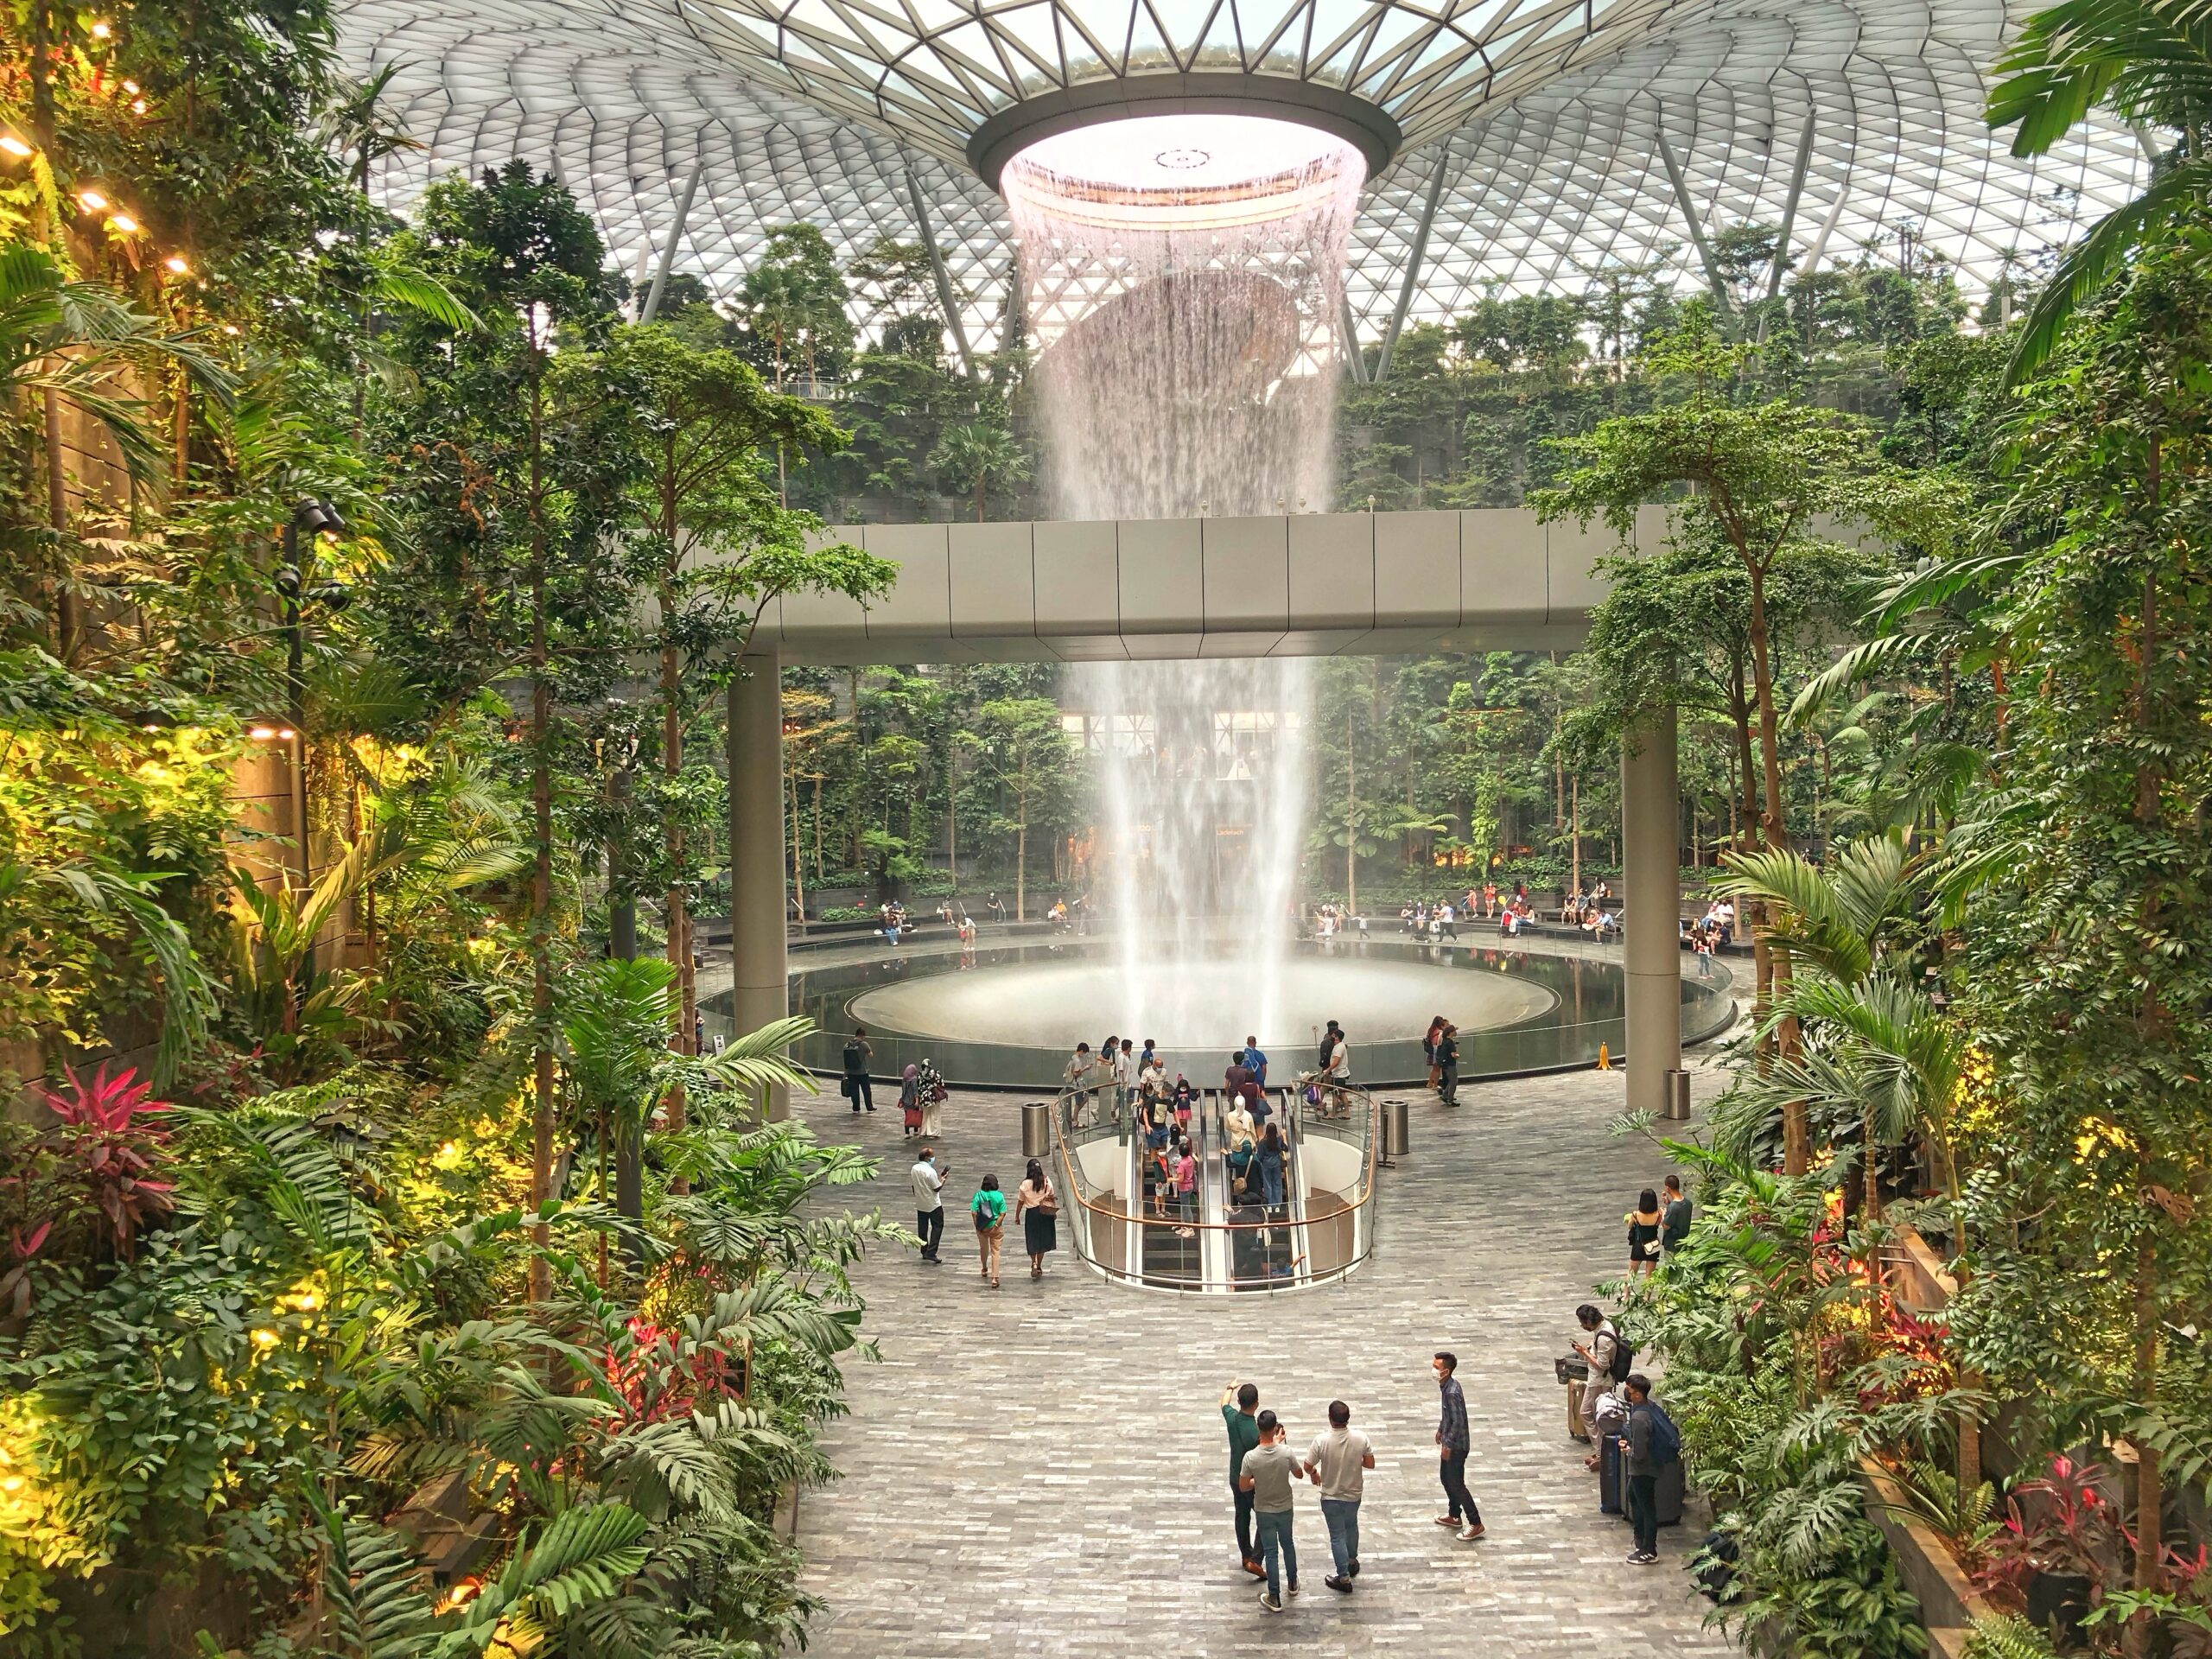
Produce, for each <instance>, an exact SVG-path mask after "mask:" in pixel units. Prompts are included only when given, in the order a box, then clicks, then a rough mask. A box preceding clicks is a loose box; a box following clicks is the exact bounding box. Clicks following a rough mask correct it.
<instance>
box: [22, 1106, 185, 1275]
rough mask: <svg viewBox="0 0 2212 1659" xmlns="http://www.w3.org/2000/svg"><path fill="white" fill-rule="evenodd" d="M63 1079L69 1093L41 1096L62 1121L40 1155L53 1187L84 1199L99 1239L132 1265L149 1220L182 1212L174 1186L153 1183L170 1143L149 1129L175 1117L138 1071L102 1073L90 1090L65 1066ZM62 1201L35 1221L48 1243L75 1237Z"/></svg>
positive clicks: (41, 1146) (47, 1136) (44, 1141)
mask: <svg viewBox="0 0 2212 1659" xmlns="http://www.w3.org/2000/svg"><path fill="white" fill-rule="evenodd" d="M62 1075H63V1076H64V1077H67V1079H68V1085H67V1088H66V1089H59V1090H56V1089H48V1090H42V1091H41V1092H43V1093H44V1095H45V1096H46V1105H47V1109H48V1111H50V1112H52V1113H53V1114H54V1116H55V1117H57V1118H59V1119H60V1122H58V1123H56V1124H55V1125H54V1127H53V1128H50V1129H48V1131H47V1132H46V1133H45V1134H44V1135H41V1136H40V1137H39V1140H38V1143H37V1144H38V1149H39V1150H40V1151H41V1152H43V1153H46V1154H48V1155H50V1156H51V1157H52V1158H53V1159H54V1163H55V1165H56V1167H54V1169H53V1170H52V1172H51V1179H52V1181H53V1183H54V1185H55V1186H58V1187H59V1188H60V1189H61V1190H62V1192H70V1191H73V1192H76V1193H77V1194H79V1195H81V1198H82V1201H83V1202H84V1203H85V1204H86V1205H87V1206H88V1207H89V1208H90V1209H91V1210H92V1211H93V1212H94V1214H93V1216H92V1217H84V1218H83V1219H85V1220H86V1221H88V1222H89V1224H90V1230H91V1232H92V1235H93V1236H94V1238H95V1239H96V1240H98V1241H99V1243H101V1244H103V1245H105V1247H106V1248H107V1249H109V1250H111V1252H112V1253H113V1254H114V1255H116V1256H118V1257H119V1258H120V1259H122V1260H124V1261H126V1262H127V1261H129V1260H130V1255H131V1252H132V1250H133V1249H135V1248H136V1246H137V1238H138V1230H139V1228H140V1227H142V1226H143V1225H144V1224H145V1222H146V1220H147V1218H148V1217H150V1216H162V1215H167V1214H168V1212H169V1211H170V1210H172V1209H173V1208H175V1204H174V1201H173V1200H172V1199H171V1198H170V1197H169V1194H170V1193H171V1192H174V1191H175V1187H174V1185H172V1184H171V1183H170V1182H168V1181H164V1180H158V1179H155V1175H154V1170H155V1168H156V1160H157V1159H158V1157H159V1156H160V1154H161V1152H162V1147H164V1145H165V1144H166V1143H167V1141H168V1135H165V1134H164V1133H163V1132H162V1130H160V1129H158V1128H155V1127H153V1126H152V1125H151V1124H149V1123H148V1122H144V1120H145V1119H147V1118H149V1117H152V1116H155V1115H156V1114H157V1113H160V1112H166V1111H167V1110H168V1102H166V1101H160V1100H155V1099H153V1098H152V1096H153V1092H154V1090H153V1085H152V1084H149V1083H144V1082H142V1081H141V1080H140V1079H139V1077H138V1073H137V1069H136V1068H135V1067H130V1066H126V1067H124V1070H123V1071H120V1072H118V1073H117V1074H116V1075H115V1076H113V1077H110V1076H109V1075H108V1070H107V1067H106V1066H105V1065H102V1066H101V1067H100V1069H99V1071H96V1072H94V1073H93V1074H92V1081H91V1082H90V1083H89V1084H88V1083H86V1081H85V1080H84V1079H83V1078H82V1077H79V1076H78V1075H77V1074H76V1072H75V1071H72V1070H70V1069H69V1068H67V1067H66V1066H65V1067H63V1068H62ZM56 1198H60V1193H55V1192H49V1196H48V1204H49V1205H51V1208H52V1210H53V1211H54V1213H49V1214H48V1215H46V1216H44V1217H33V1225H34V1227H35V1228H36V1229H37V1230H38V1238H39V1240H40V1241H41V1242H43V1239H44V1236H45V1230H46V1227H47V1226H48V1225H51V1224H59V1225H60V1227H61V1228H62V1229H63V1230H65V1231H72V1230H74V1228H75V1226H76V1225H77V1224H78V1223H79V1219H80V1218H79V1217H77V1216H73V1215H68V1214H67V1213H61V1212H60V1211H61V1205H60V1204H56V1203H54V1199H56ZM30 1249H33V1250H35V1249H37V1244H36V1243H33V1244H32V1245H31V1246H30ZM28 1253H29V1252H25V1254H28Z"/></svg>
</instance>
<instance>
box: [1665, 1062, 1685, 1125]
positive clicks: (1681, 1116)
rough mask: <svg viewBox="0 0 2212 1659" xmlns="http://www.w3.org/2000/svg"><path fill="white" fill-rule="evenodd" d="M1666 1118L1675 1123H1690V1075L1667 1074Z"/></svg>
mask: <svg viewBox="0 0 2212 1659" xmlns="http://www.w3.org/2000/svg"><path fill="white" fill-rule="evenodd" d="M1666 1115H1667V1116H1668V1117H1669V1118H1670V1119H1672V1120H1673V1121H1674V1122H1677V1123H1687V1122H1689V1121H1690V1074H1689V1073H1688V1071H1669V1073H1668V1074H1667V1111H1666Z"/></svg>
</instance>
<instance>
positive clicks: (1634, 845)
mask: <svg viewBox="0 0 2212 1659" xmlns="http://www.w3.org/2000/svg"><path fill="white" fill-rule="evenodd" d="M1680 814H1681V791H1680V788H1679V785H1678V780H1677V779H1676V777H1675V711H1674V710H1673V709H1666V710H1664V711H1662V713H1660V714H1657V715H1653V716H1651V717H1650V718H1649V719H1648V720H1646V721H1643V722H1642V723H1641V724H1640V725H1639V726H1638V727H1637V729H1636V730H1635V731H1633V732H1631V733H1630V734H1629V736H1628V738H1627V740H1626V741H1625V742H1624V744H1623V745H1622V753H1621V865H1622V869H1621V878H1622V886H1623V887H1624V893H1623V898H1624V900H1625V902H1626V906H1627V926H1628V932H1627V937H1626V939H1625V942H1624V946H1623V950H1622V956H1623V958H1624V968H1625V969H1626V977H1627V1002H1628V1109H1630V1111H1650V1112H1658V1111H1662V1110H1663V1109H1665V1106H1666V1086H1667V1073H1668V1072H1669V1071H1675V1069H1677V1068H1678V1067H1680V1066H1681V1063H1682V1013H1681V1007H1682V953H1681V946H1680V944H1678V943H1677V931H1678V929H1679V928H1680V925H1681V874H1680V872H1679V870H1678V868H1677V866H1676V865H1675V859H1676V858H1677V857H1678V856H1679V855H1680V854H1681V849H1680V848H1679V847H1678V846H1676V844H1675V837H1676V836H1678V835H1679V834H1680V833H1681V823H1679V821H1678V820H1679V817H1680Z"/></svg>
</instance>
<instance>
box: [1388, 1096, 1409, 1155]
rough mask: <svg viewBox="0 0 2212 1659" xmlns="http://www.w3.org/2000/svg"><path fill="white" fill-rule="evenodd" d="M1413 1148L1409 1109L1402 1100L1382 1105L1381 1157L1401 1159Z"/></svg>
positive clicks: (1389, 1101)
mask: <svg viewBox="0 0 2212 1659" xmlns="http://www.w3.org/2000/svg"><path fill="white" fill-rule="evenodd" d="M1412 1146H1413V1135H1412V1133H1411V1124H1410V1121H1409V1109H1408V1107H1407V1105H1406V1103H1405V1102H1404V1101H1402V1100H1386V1101H1384V1102H1383V1157H1384V1158H1386V1159H1388V1158H1402V1157H1404V1156H1405V1155H1406V1154H1407V1152H1408V1150H1410V1149H1411V1147H1412Z"/></svg>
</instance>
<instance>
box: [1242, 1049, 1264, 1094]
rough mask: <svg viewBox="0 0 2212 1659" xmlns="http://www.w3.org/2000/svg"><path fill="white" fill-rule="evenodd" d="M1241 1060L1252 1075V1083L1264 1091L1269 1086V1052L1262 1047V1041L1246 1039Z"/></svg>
mask: <svg viewBox="0 0 2212 1659" xmlns="http://www.w3.org/2000/svg"><path fill="white" fill-rule="evenodd" d="M1241 1058H1243V1062H1244V1069H1245V1070H1246V1071H1249V1072H1250V1073H1251V1074H1252V1081H1253V1082H1255V1083H1256V1084H1259V1085H1260V1087H1261V1088H1262V1090H1264V1089H1266V1088H1267V1086H1268V1056H1267V1051H1266V1050H1264V1049H1262V1047H1261V1046H1260V1039H1258V1038H1256V1037H1247V1038H1246V1039H1244V1052H1243V1055H1242V1056H1241Z"/></svg>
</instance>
